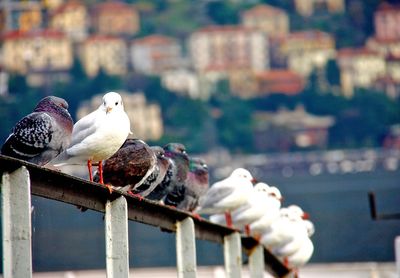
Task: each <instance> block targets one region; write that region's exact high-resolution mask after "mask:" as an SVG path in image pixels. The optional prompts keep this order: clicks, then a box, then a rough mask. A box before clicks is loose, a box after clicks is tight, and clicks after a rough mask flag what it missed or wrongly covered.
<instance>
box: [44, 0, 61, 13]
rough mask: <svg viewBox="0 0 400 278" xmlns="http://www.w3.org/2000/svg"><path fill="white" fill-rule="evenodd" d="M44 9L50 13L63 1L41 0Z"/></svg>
mask: <svg viewBox="0 0 400 278" xmlns="http://www.w3.org/2000/svg"><path fill="white" fill-rule="evenodd" d="M41 2H42V5H43V7H44V8H45V9H47V10H49V11H51V10H53V9H55V8H58V6H60V5H61V4H63V3H64V0H41Z"/></svg>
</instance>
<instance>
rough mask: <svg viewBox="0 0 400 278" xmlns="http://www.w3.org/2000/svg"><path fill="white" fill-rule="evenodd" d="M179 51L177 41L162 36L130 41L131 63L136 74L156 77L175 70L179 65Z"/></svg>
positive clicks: (180, 60) (179, 47) (180, 53)
mask: <svg viewBox="0 0 400 278" xmlns="http://www.w3.org/2000/svg"><path fill="white" fill-rule="evenodd" d="M181 51H182V50H181V46H180V44H179V42H178V40H177V39H175V38H172V37H167V36H163V35H150V36H147V37H144V38H140V39H136V40H133V41H132V43H131V48H130V56H131V63H132V65H133V68H134V70H135V71H137V72H140V73H144V74H155V75H158V74H161V73H163V72H165V71H168V70H173V69H177V68H178V67H179V66H180V65H181V62H182V56H181V55H182V52H181Z"/></svg>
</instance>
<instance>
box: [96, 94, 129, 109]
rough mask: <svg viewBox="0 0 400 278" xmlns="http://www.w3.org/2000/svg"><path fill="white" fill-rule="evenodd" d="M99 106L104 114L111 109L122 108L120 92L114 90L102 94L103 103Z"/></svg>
mask: <svg viewBox="0 0 400 278" xmlns="http://www.w3.org/2000/svg"><path fill="white" fill-rule="evenodd" d="M101 107H102V109H103V110H104V111H105V112H106V114H108V113H111V112H112V111H120V110H124V105H123V103H122V98H121V96H120V94H118V93H115V92H109V93H107V94H105V95H104V96H103V104H102V106H101Z"/></svg>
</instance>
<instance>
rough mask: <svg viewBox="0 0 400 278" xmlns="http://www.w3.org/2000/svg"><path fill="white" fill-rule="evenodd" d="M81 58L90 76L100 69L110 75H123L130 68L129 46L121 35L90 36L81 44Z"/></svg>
mask: <svg viewBox="0 0 400 278" xmlns="http://www.w3.org/2000/svg"><path fill="white" fill-rule="evenodd" d="M80 58H81V61H82V65H83V67H84V69H85V72H86V74H87V75H89V76H95V75H97V74H98V72H99V70H103V71H104V72H105V73H107V74H109V75H123V74H126V73H127V70H128V47H127V45H126V42H125V40H123V39H122V38H119V37H113V36H106V35H93V36H90V37H88V38H87V39H86V40H85V41H84V42H83V43H82V45H81V46H80Z"/></svg>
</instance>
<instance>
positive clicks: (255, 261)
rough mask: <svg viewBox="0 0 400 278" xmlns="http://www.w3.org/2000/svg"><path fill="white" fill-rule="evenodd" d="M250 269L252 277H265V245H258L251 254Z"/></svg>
mask: <svg viewBox="0 0 400 278" xmlns="http://www.w3.org/2000/svg"><path fill="white" fill-rule="evenodd" d="M249 270H250V277H251V278H262V277H264V247H263V246H262V245H260V244H259V245H257V246H256V247H254V249H253V250H251V254H250V256H249Z"/></svg>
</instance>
